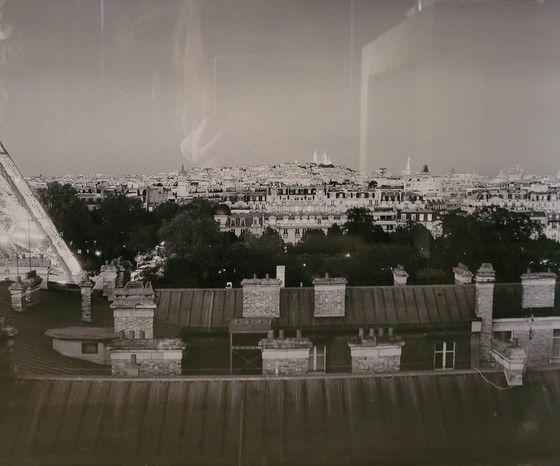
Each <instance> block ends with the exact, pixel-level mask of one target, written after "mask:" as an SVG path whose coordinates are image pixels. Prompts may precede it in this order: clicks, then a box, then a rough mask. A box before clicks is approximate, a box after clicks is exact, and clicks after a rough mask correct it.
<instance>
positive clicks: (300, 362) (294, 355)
mask: <svg viewBox="0 0 560 466" xmlns="http://www.w3.org/2000/svg"><path fill="white" fill-rule="evenodd" d="M259 347H260V348H261V351H262V373H263V375H299V374H307V373H308V372H309V350H310V349H311V348H313V343H311V340H310V339H309V338H301V337H299V338H278V339H277V338H274V335H273V334H272V333H271V334H269V335H268V337H267V338H264V339H262V340H261V341H259Z"/></svg>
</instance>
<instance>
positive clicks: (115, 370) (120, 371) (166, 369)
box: [111, 360, 181, 376]
mask: <svg viewBox="0 0 560 466" xmlns="http://www.w3.org/2000/svg"><path fill="white" fill-rule="evenodd" d="M129 366H130V361H119V360H117V361H114V362H113V363H112V364H111V374H112V375H120V376H125V375H127V371H126V368H127V367H129ZM138 375H139V376H152V375H154V376H155V375H181V361H173V360H171V361H169V360H159V361H144V362H142V363H139V371H138Z"/></svg>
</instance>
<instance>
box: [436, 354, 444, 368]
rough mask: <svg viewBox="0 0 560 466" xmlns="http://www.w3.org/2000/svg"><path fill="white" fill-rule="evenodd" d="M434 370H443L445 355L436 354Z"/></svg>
mask: <svg viewBox="0 0 560 466" xmlns="http://www.w3.org/2000/svg"><path fill="white" fill-rule="evenodd" d="M434 369H443V353H435V354H434Z"/></svg>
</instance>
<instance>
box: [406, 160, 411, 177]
mask: <svg viewBox="0 0 560 466" xmlns="http://www.w3.org/2000/svg"><path fill="white" fill-rule="evenodd" d="M410 173H411V170H410V157H409V158H408V160H407V161H406V170H405V171H404V174H405V175H407V176H410Z"/></svg>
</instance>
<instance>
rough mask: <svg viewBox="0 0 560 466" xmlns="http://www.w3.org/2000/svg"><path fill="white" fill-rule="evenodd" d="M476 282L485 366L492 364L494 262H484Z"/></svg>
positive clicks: (483, 362) (483, 364)
mask: <svg viewBox="0 0 560 466" xmlns="http://www.w3.org/2000/svg"><path fill="white" fill-rule="evenodd" d="M474 281H475V284H476V295H475V296H476V297H475V312H476V315H477V317H479V318H480V319H481V325H480V342H479V350H480V353H479V354H480V363H481V365H482V366H483V367H487V366H488V365H489V364H490V350H491V349H492V312H493V307H494V282H495V281H496V274H495V272H494V268H493V267H492V264H488V263H483V264H482V265H481V266H480V268H479V269H478V271H477V272H476V277H475V278H474Z"/></svg>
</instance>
